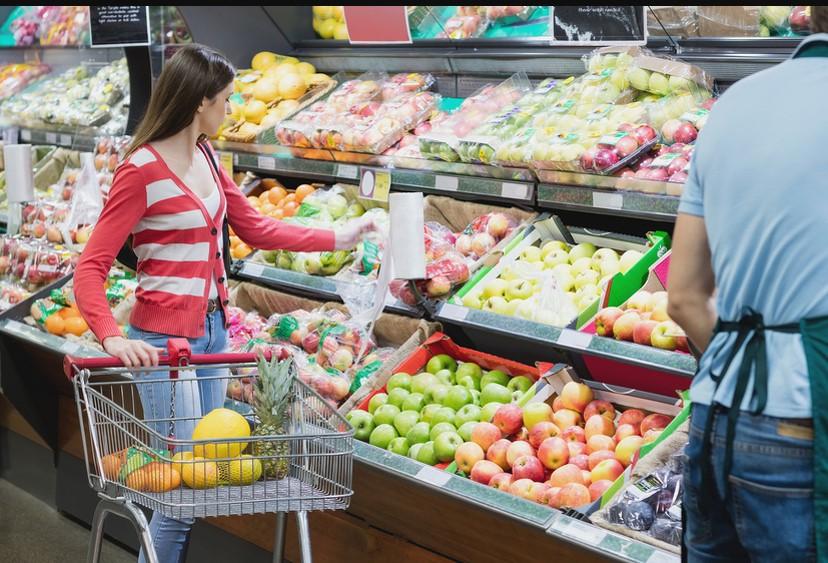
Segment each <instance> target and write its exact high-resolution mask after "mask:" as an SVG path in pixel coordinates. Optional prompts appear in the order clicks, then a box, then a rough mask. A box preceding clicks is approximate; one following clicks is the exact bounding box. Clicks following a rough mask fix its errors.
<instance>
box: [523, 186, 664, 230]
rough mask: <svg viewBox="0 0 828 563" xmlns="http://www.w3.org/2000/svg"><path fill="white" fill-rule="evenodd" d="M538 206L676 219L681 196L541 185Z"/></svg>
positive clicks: (642, 217)
mask: <svg viewBox="0 0 828 563" xmlns="http://www.w3.org/2000/svg"><path fill="white" fill-rule="evenodd" d="M537 203H538V206H540V207H544V208H549V209H570V210H573V211H582V212H587V213H600V214H605V215H613V216H616V217H618V216H624V217H630V218H636V219H647V220H654V221H669V222H674V221H675V220H676V214H677V213H678V206H679V198H678V197H676V196H671V195H662V194H649V193H641V192H632V191H624V190H608V189H604V188H591V187H587V186H565V185H552V184H539V185H538V197H537Z"/></svg>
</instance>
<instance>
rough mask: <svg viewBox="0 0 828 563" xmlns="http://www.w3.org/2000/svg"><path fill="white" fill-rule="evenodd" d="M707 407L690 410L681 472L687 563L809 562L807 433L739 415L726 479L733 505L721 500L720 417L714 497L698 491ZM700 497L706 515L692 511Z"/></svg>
mask: <svg viewBox="0 0 828 563" xmlns="http://www.w3.org/2000/svg"><path fill="white" fill-rule="evenodd" d="M709 408H710V407H707V406H706V405H698V404H695V405H693V416H692V420H691V423H690V441H689V443H688V445H687V456H688V462H687V464H686V466H685V473H684V487H685V489H684V507H685V511H686V517H687V522H686V528H685V544H686V548H687V560H688V561H689V562H691V563H693V562H702V563H714V562H715V563H718V562H721V563H732V562H738V561H746V562H748V561H752V562H754V563H757V562H758V563H771V562H776V561H779V562H780V563H781V562H789V561H797V562H804V561H815V560H816V543H815V537H814V506H813V503H814V500H813V481H814V462H813V438H812V434H811V432H810V429H809V428H807V427H806V426H800V425H798V424H794V423H793V422H792V421H790V420H786V419H784V418H774V417H769V416H761V415H760V416H754V415H751V414H749V413H747V412H742V413H741V414H740V416H739V419H738V422H737V424H736V435H735V439H734V442H733V469H732V471H731V474H730V476H729V482H730V490H731V498H732V503H731V505H730V506H725V504H724V501H723V494H722V492H723V489H724V475H723V474H722V471H723V469H722V465H723V456H724V443H725V428H726V426H727V411H726V410H723V411H722V412H719V413H717V414H716V419H715V425H714V431H713V437H714V438H713V439H714V443H713V452H712V457H713V471H714V472H715V477H716V479H715V481H716V484H715V490H709V491H708V490H701V482H702V479H701V475H702V468H703V464H704V463H705V460H702V459H701V450H702V442H703V435H704V424H705V420H706V418H707V413H708V409H709ZM703 498H706V499H708V500H709V502H708V503H707V511H702V510H701V509H700V508H699V499H703Z"/></svg>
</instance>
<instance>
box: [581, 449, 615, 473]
mask: <svg viewBox="0 0 828 563" xmlns="http://www.w3.org/2000/svg"><path fill="white" fill-rule="evenodd" d="M607 459H616V458H615V452H614V451H610V450H598V451H597V452H592V453H591V454H589V456H588V460H589V468H588V469H589V470H590V471H592V470H593V469H595V467H596V466H597V465H598V464H599V463H601V462H602V461H604V460H607Z"/></svg>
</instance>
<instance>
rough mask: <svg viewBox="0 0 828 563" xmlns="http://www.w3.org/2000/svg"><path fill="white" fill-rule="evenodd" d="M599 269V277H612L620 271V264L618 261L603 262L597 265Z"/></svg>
mask: <svg viewBox="0 0 828 563" xmlns="http://www.w3.org/2000/svg"><path fill="white" fill-rule="evenodd" d="M598 267H599V268H601V277H602V278H607V277H612V276H614V275H615V274H617V273H618V272H620V271H621V262H620V261H618V260H604V261H602V262H600V263H599V264H598Z"/></svg>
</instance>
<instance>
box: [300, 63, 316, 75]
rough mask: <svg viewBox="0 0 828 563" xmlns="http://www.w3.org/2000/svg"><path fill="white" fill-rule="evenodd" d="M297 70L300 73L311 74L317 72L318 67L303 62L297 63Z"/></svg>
mask: <svg viewBox="0 0 828 563" xmlns="http://www.w3.org/2000/svg"><path fill="white" fill-rule="evenodd" d="M296 72H298V73H299V74H306V75H311V74H316V69H315V68H314V67H313V65H312V64H310V63H306V62H301V63H299V64H297V65H296Z"/></svg>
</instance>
